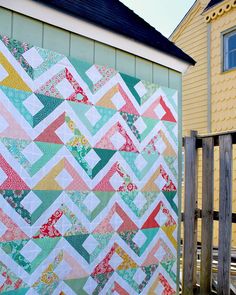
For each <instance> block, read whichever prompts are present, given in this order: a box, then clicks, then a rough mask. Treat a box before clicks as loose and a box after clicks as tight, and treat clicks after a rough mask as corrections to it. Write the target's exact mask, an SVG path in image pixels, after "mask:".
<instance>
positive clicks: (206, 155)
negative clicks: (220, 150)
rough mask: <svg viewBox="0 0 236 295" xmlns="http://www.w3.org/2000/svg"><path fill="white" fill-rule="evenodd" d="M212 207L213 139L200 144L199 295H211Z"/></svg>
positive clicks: (206, 139)
mask: <svg viewBox="0 0 236 295" xmlns="http://www.w3.org/2000/svg"><path fill="white" fill-rule="evenodd" d="M213 206H214V139H213V138H212V137H209V138H204V139H203V142H202V248H201V273H200V294H201V295H209V294H211V286H212V272H211V269H212V241H213Z"/></svg>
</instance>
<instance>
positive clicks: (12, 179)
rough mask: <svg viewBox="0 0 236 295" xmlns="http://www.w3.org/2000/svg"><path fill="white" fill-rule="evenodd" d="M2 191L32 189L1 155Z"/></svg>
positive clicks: (0, 183)
mask: <svg viewBox="0 0 236 295" xmlns="http://www.w3.org/2000/svg"><path fill="white" fill-rule="evenodd" d="M0 189H10V190H29V189H30V188H29V187H28V186H27V185H26V183H25V182H24V181H23V180H22V178H20V176H19V175H18V174H17V173H16V172H15V170H13V169H12V167H11V166H10V165H9V164H8V163H7V162H6V160H5V159H4V158H3V156H1V155H0Z"/></svg>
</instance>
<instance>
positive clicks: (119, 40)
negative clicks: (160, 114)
mask: <svg viewBox="0 0 236 295" xmlns="http://www.w3.org/2000/svg"><path fill="white" fill-rule="evenodd" d="M0 6H2V7H4V8H7V9H10V10H13V11H16V12H18V13H21V14H24V15H26V16H30V17H32V18H35V19H38V20H41V21H43V22H45V23H48V24H51V25H54V26H57V27H59V28H63V29H65V30H68V31H70V32H73V33H76V34H79V35H82V36H85V37H88V38H91V39H93V40H96V41H99V42H102V43H104V44H107V45H110V46H113V47H115V48H118V49H121V50H124V51H126V52H129V53H132V54H134V55H137V56H140V57H142V58H145V59H147V60H150V61H152V62H154V63H158V64H160V65H163V66H165V67H168V68H170V69H173V70H176V71H178V72H181V73H184V72H186V71H187V69H188V68H189V66H190V64H189V63H187V62H184V61H182V60H180V59H178V58H176V57H173V56H171V55H168V54H166V53H163V52H161V51H159V50H156V49H154V48H151V47H149V46H147V45H144V44H142V43H139V42H137V41H134V40H131V39H129V38H127V37H125V36H123V35H121V34H116V33H114V32H111V31H109V30H106V29H104V28H102V27H98V26H96V25H94V24H92V23H89V22H86V21H84V20H82V19H79V18H78V17H75V16H72V15H69V14H66V13H63V12H61V11H58V10H56V9H53V8H51V7H48V6H46V5H44V4H41V3H38V2H35V1H32V0H17V1H16V0H0Z"/></svg>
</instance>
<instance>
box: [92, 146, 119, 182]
mask: <svg viewBox="0 0 236 295" xmlns="http://www.w3.org/2000/svg"><path fill="white" fill-rule="evenodd" d="M93 150H94V151H95V153H96V154H97V155H98V157H99V158H100V161H99V162H98V163H97V165H96V166H95V167H94V168H93V171H92V175H93V178H94V177H95V176H96V175H97V174H98V173H99V172H100V171H101V170H102V169H103V168H104V167H105V166H106V164H107V163H108V162H109V160H110V159H111V158H112V156H113V155H114V154H115V153H116V151H115V150H104V149H97V148H94V149H93Z"/></svg>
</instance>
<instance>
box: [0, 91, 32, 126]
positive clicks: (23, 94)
mask: <svg viewBox="0 0 236 295" xmlns="http://www.w3.org/2000/svg"><path fill="white" fill-rule="evenodd" d="M0 89H1V90H2V91H3V92H4V94H5V95H6V96H7V97H8V99H9V100H10V101H11V102H12V103H13V105H14V106H15V107H16V108H17V110H18V111H19V112H20V113H21V115H22V116H23V117H24V118H25V120H26V121H27V122H28V123H29V124H30V125H31V126H32V127H33V126H34V122H33V116H32V115H31V114H30V112H29V111H28V110H27V108H26V107H25V106H24V104H23V102H24V101H25V100H26V99H27V98H28V97H29V96H30V95H31V94H32V92H27V91H22V90H17V89H13V88H9V87H5V86H0Z"/></svg>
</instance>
